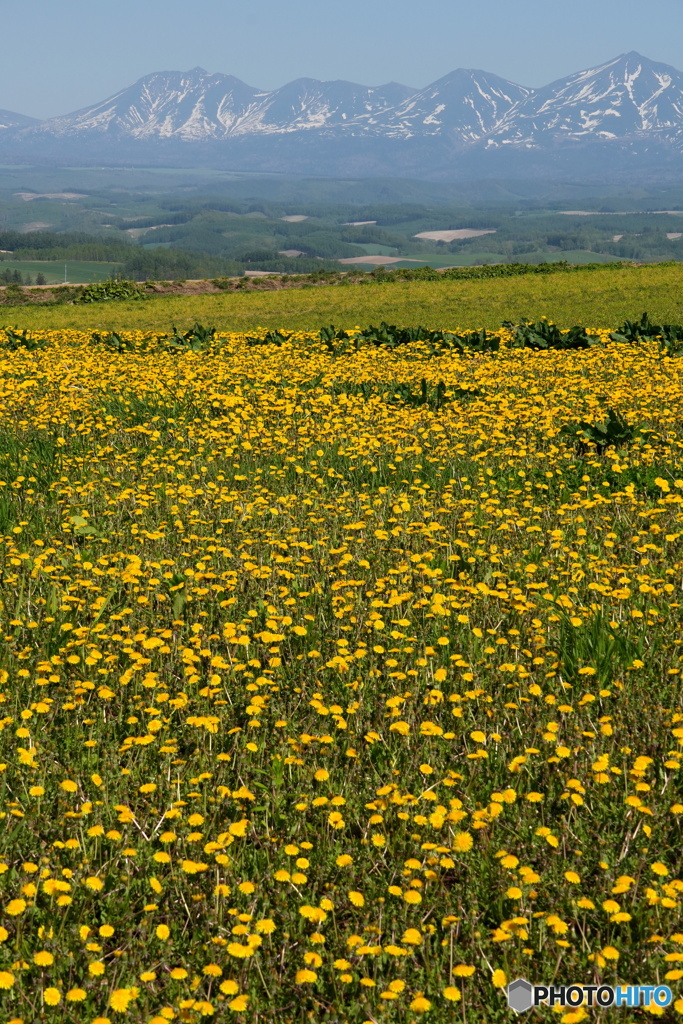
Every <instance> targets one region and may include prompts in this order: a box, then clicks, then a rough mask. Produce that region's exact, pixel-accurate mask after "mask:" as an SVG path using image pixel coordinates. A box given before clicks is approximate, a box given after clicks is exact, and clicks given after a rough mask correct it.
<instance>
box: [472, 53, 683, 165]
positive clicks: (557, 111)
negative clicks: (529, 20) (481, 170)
mask: <svg viewBox="0 0 683 1024" xmlns="http://www.w3.org/2000/svg"><path fill="white" fill-rule="evenodd" d="M681 129H683V74H681V72H680V71H677V70H676V69H675V68H672V67H670V66H669V65H668V64H658V63H655V62H654V61H649V60H647V59H646V58H645V57H641V56H640V54H638V53H635V52H632V53H627V54H624V55H622V56H621V57H617V58H616V60H612V61H609V62H608V63H607V64H603V65H601V66H600V67H597V68H590V69H588V70H587V71H580V72H578V74H575V75H570V76H569V77H568V78H563V79H560V80H559V81H557V82H553V83H552V84H551V85H548V86H546V87H545V88H543V89H538V90H536V91H535V92H532V93H530V94H529V95H528V96H527V97H526V98H525V99H524V100H523V101H522V102H520V103H518V104H517V105H516V106H515V107H513V108H512V109H511V110H510V111H509V112H508V113H507V114H506V116H505V117H503V119H502V120H501V121H500V122H499V124H498V125H497V126H496V127H495V128H494V130H493V132H492V133H491V138H490V140H489V144H490V145H505V144H507V145H542V144H543V143H544V142H546V143H547V142H548V140H549V139H551V138H554V139H555V140H558V139H561V138H574V139H585V138H586V137H588V136H590V137H591V138H594V139H624V138H631V137H637V136H639V135H642V134H643V133H657V134H667V133H672V136H675V135H676V134H678V133H679V132H680V131H681Z"/></svg>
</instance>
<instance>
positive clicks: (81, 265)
mask: <svg viewBox="0 0 683 1024" xmlns="http://www.w3.org/2000/svg"><path fill="white" fill-rule="evenodd" d="M120 265H121V264H119V263H96V262H95V261H89V260H67V261H66V280H67V282H68V283H69V284H89V283H90V281H104V280H105V278H107V277H111V276H112V274H115V273H116V271H117V270H118V269H119V267H120ZM64 266H65V263H64V260H3V261H2V263H0V272H1V271H3V270H18V271H20V272H21V273H22V274H30V275H31V277H32V278H33V280H34V281H35V278H36V275H37V274H44V276H45V280H46V283H47V284H64Z"/></svg>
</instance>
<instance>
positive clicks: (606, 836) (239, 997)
mask: <svg viewBox="0 0 683 1024" xmlns="http://www.w3.org/2000/svg"><path fill="white" fill-rule="evenodd" d="M599 333H600V335H601V338H602V343H601V344H600V345H598V346H596V347H593V348H590V349H588V350H586V351H578V352H562V351H550V352H531V351H527V350H512V349H510V348H507V347H506V340H507V338H508V335H507V334H506V332H505V331H501V332H499V335H500V336H501V338H502V341H503V346H502V348H501V350H500V352H498V353H496V354H492V355H477V356H464V357H458V356H455V355H444V356H442V357H441V358H438V359H436V358H435V359H429V358H428V357H427V354H426V349H425V346H424V345H423V344H421V343H416V344H414V345H406V346H403V347H402V348H401V349H400V350H394V351H387V350H385V349H380V348H377V349H368V348H362V349H361V350H360V351H359V352H357V353H351V354H346V355H343V356H338V357H335V356H334V355H332V354H330V353H329V352H327V351H326V350H325V348H324V346H321V345H320V344H319V343H318V342H317V340H316V339H317V335H315V334H306V333H305V332H299V333H297V334H295V335H294V336H293V337H292V338H290V339H289V340H288V341H286V342H285V343H283V344H282V345H281V346H280V347H276V346H275V345H253V346H252V347H249V346H248V344H247V341H246V340H245V338H244V336H242V335H237V334H221V335H219V336H218V337H217V338H216V339H215V342H214V344H213V345H212V346H211V348H210V349H207V350H206V351H198V352H191V351H190V352H186V353H179V352H177V351H173V350H172V349H170V348H169V346H168V345H167V344H166V343H165V342H164V341H163V340H159V339H158V338H157V337H156V336H154V335H145V334H143V333H139V332H138V333H135V332H132V333H131V334H129V335H124V340H125V341H126V342H127V343H128V345H129V350H128V351H122V352H119V353H117V352H112V351H109V350H108V349H107V347H106V346H105V345H104V344H102V343H99V342H97V341H93V340H92V339H91V336H90V334H85V333H79V332H76V331H68V330H63V331H58V332H57V331H55V332H50V331H43V332H40V331H36V332H34V334H33V340H34V341H36V342H38V343H40V344H39V347H37V348H36V349H35V350H33V351H29V350H26V349H22V348H21V347H20V348H18V349H17V350H15V351H10V350H9V348H8V347H7V346H6V345H5V344H4V342H3V335H2V333H1V332H0V585H1V586H0V614H1V629H2V632H1V633H0V637H2V638H4V639H3V641H2V656H1V659H0V730H2V731H1V735H0V780H1V783H2V786H3V803H2V808H1V811H0V816H1V817H2V832H1V834H0V906H1V907H2V925H1V926H0V1012H1V1016H0V1020H1V1021H2V1022H3V1024H7V1022H9V1021H12V1022H14V1024H19V1022H20V1021H21V1022H24V1024H29V1022H30V1024H33V1022H34V1021H41V1020H44V1021H49V1022H62V1021H70V1022H78V1024H81V1022H86V1024H95V1022H97V1024H106V1022H108V1021H109V1022H111V1024H115V1022H116V1021H122V1022H123V1021H126V1020H129V1021H131V1022H144V1024H148V1022H150V1024H151V1022H153V1024H163V1022H166V1021H173V1020H176V1021H189V1022H199V1021H201V1020H203V1019H204V1018H206V1019H207V1020H211V1019H213V1020H216V1021H218V1020H220V1021H227V1020H233V1019H234V1020H236V1021H238V1022H239V1021H252V1020H253V1021H262V1022H278V1024H286V1022H292V1024H293V1022H304V1021H312V1022H315V1024H317V1022H322V1021H328V1022H330V1024H332V1022H338V1024H342V1022H348V1024H364V1022H373V1024H376V1022H384V1021H387V1022H401V1024H408V1022H413V1021H417V1020H420V1021H422V1020H424V1021H427V1022H434V1024H441V1022H446V1021H454V1020H459V1019H460V1018H462V1020H463V1022H465V1024H479V1022H482V1024H483V1022H487V1024H488V1022H493V1021H503V1020H508V1019H510V1011H509V1010H508V1009H507V1004H506V999H505V991H504V989H505V986H506V985H507V983H508V982H509V981H511V980H512V979H514V978H516V977H518V976H524V977H527V978H529V979H531V980H532V981H533V982H535V983H538V984H541V983H545V984H549V983H550V982H552V981H555V982H556V983H558V984H559V983H563V984H569V983H570V982H576V983H584V984H589V983H593V982H595V981H598V980H601V981H604V982H605V983H612V982H615V981H619V982H622V983H632V984H636V983H641V984H654V983H661V984H668V985H669V986H671V988H672V990H673V992H674V1000H675V1003H674V1005H672V1006H671V1007H669V1008H668V1009H667V1010H661V1009H658V1008H656V1007H652V1008H651V1009H650V1010H631V1011H622V1013H621V1016H620V1018H619V1019H620V1021H621V1020H623V1021H624V1022H626V1021H629V1022H630V1021H635V1020H641V1019H650V1017H651V1016H652V1015H655V1016H656V1015H661V1016H663V1017H664V1018H665V1019H667V1020H672V1019H675V1018H676V1017H677V1016H678V1015H679V1014H683V998H681V995H680V986H679V979H682V978H683V924H681V903H682V900H683V864H682V859H683V858H682V853H681V849H682V848H681V838H680V837H681V821H682V815H683V707H682V702H681V666H682V664H683V646H682V645H683V630H682V628H681V623H682V622H683V615H682V614H681V587H682V578H681V569H682V567H683V510H682V508H681V506H682V504H683V465H682V463H683V362H682V361H681V360H680V359H672V358H666V357H662V355H661V354H660V352H659V350H658V349H657V347H656V345H654V344H653V343H646V344H640V345H619V344H615V343H612V342H610V341H609V332H607V331H601V332H599ZM40 345H42V347H40ZM423 380H424V381H426V384H425V385H424V387H425V388H427V389H434V394H436V388H437V386H438V385H439V384H440V383H441V385H442V393H443V394H445V404H443V405H438V407H437V405H436V404H434V403H432V404H429V403H427V404H422V405H420V404H411V401H412V400H409V399H407V398H406V397H405V396H406V394H408V391H406V389H405V388H404V389H403V391H401V390H400V386H401V385H406V384H410V385H411V386H412V388H413V391H410V394H417V393H418V392H419V388H420V386H421V381H423ZM361 385H365V389H364V390H363V388H361ZM387 388H394V391H391V390H387ZM444 389H445V390H444ZM425 393H429V394H431V393H432V391H431V390H428V392H425ZM401 395H403V398H401ZM608 408H610V409H613V410H615V412H616V413H618V414H619V415H620V416H621V418H622V421H623V422H625V423H627V424H628V426H629V428H633V429H632V432H631V436H630V440H629V442H628V443H624V444H622V445H620V446H612V445H608V446H605V447H604V448H596V446H595V445H592V444H589V443H583V444H582V443H580V441H574V440H572V438H571V437H570V436H569V435H568V434H567V432H566V431H565V432H564V433H562V432H561V431H562V428H563V427H565V426H567V425H571V424H572V423H574V424H576V423H578V421H587V422H589V423H599V422H600V421H602V420H603V419H604V418H605V410H606V409H608ZM544 1012H545V1011H544ZM540 1016H541V1017H542V1016H543V1014H542V1013H541V1014H540ZM588 1016H589V1011H588V1010H586V1009H584V1008H579V1009H575V1010H570V1011H563V1012H562V1013H560V1014H557V1013H553V1012H551V1011H550V1010H548V1011H547V1019H550V1020H556V1021H557V1020H561V1021H562V1022H565V1024H572V1022H574V1021H580V1020H582V1019H584V1018H585V1019H587V1018H588ZM536 1019H538V1015H537V1017H536Z"/></svg>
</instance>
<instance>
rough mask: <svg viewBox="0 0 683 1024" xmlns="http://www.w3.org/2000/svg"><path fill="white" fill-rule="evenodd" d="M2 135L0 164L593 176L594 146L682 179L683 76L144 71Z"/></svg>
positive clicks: (3, 125)
mask: <svg viewBox="0 0 683 1024" xmlns="http://www.w3.org/2000/svg"><path fill="white" fill-rule="evenodd" d="M0 139H1V140H2V154H0V155H6V156H8V157H11V158H14V159H16V158H20V159H21V158H24V159H28V158H30V157H31V156H36V155H38V156H39V157H40V159H44V158H45V157H46V156H49V157H50V158H54V159H57V160H65V161H69V160H71V159H74V158H78V159H81V160H86V161H90V160H91V159H94V160H95V161H96V162H98V163H101V162H102V161H103V160H106V161H108V162H113V163H117V162H124V163H131V162H133V163H134V162H135V161H136V159H138V158H139V159H141V160H144V161H145V162H150V163H152V164H154V163H155V162H159V163H163V162H164V161H171V162H178V160H184V161H186V162H188V163H193V162H205V163H207V164H210V165H215V166H220V167H224V168H227V167H232V168H233V169H235V170H238V169H239V170H253V171H260V170H264V171H278V172H285V173H286V172H290V173H296V174H300V173H303V174H324V175H329V174H333V175H337V176H338V175H340V174H342V175H343V174H351V175H353V176H357V177H363V176H370V175H377V174H380V175H387V174H388V175H392V176H396V175H397V174H398V175H402V176H406V175H409V176H413V177H441V178H443V177H457V176H463V175H464V176H469V177H473V176H474V177H477V176H480V175H482V174H483V175H490V174H493V175H494V176H506V175H507V174H508V173H510V172H512V173H513V176H519V175H520V174H521V175H528V174H534V173H546V172H548V171H550V172H551V173H555V172H558V173H562V172H563V170H572V171H574V170H576V171H578V173H580V174H582V175H585V173H587V166H588V165H587V163H586V153H587V152H588V151H590V155H591V161H592V166H593V169H594V170H595V172H596V173H599V171H600V168H601V167H609V168H611V169H614V168H621V167H622V165H623V164H624V157H625V155H627V156H628V160H629V164H630V166H635V164H636V163H638V161H640V162H641V163H642V164H643V166H645V164H647V165H648V166H653V167H655V169H657V170H658V169H659V168H660V167H661V166H663V165H664V164H666V165H667V167H668V168H669V171H668V172H667V173H678V172H677V167H678V162H679V160H680V153H681V151H682V150H683V73H681V72H680V71H677V70H676V69H675V68H672V67H670V66H669V65H667V64H661V63H657V62H655V61H651V60H649V59H647V58H645V57H642V56H640V55H639V54H637V53H628V54H624V55H622V56H621V57H617V58H616V59H615V60H611V61H608V62H607V63H605V64H602V65H600V66H599V67H596V68H590V69H588V70H586V71H581V72H578V73H577V74H573V75H569V76H568V77H566V78H562V79H559V80H558V81H556V82H552V83H551V84H550V85H548V86H545V87H544V88H541V89H535V90H534V89H528V88H525V87H524V86H521V85H515V84H514V83H512V82H508V81H506V80H505V79H502V78H499V77H498V76H497V75H493V74H490V73H488V72H485V71H477V70H471V69H470V70H466V69H459V70H457V71H453V72H452V73H451V74H449V75H446V76H445V77H443V78H440V79H439V80H438V81H436V82H434V83H433V84H432V85H430V86H428V87H427V88H425V89H419V90H416V89H411V88H409V87H408V86H404V85H398V84H397V83H395V82H392V83H389V84H388V85H383V86H377V87H373V88H371V87H368V86H363V85H356V84H354V83H352V82H346V81H334V82H320V81H316V80H315V79H310V78H300V79H297V80H296V81H294V82H290V83H289V84H288V85H285V86H283V87H282V88H280V89H275V90H272V91H264V90H261V89H258V88H255V87H253V86H250V85H246V84H245V83H244V82H242V81H240V80H239V79H237V78H235V77H233V76H232V75H225V74H210V73H208V72H207V71H205V70H204V69H203V68H194V69H193V70H191V71H184V72H180V71H164V72H156V73H154V74H151V75H146V76H145V77H144V78H141V79H140V80H139V81H138V82H135V83H134V84H133V85H131V86H129V87H127V88H126V89H123V90H122V91H121V92H119V93H117V94H116V95H115V96H112V97H110V98H109V99H107V100H104V101H103V102H100V103H97V104H95V105H93V106H91V107H86V108H84V109H82V110H77V111H76V112H74V113H72V114H67V115H64V116H63V117H55V118H50V119H49V120H46V121H42V122H35V121H33V120H32V119H31V118H24V117H22V116H21V115H18V114H9V113H4V112H2V111H0ZM568 142H569V143H570V145H567V143H568ZM572 161H573V163H572Z"/></svg>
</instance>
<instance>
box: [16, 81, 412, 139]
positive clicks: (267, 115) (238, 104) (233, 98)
mask: <svg viewBox="0 0 683 1024" xmlns="http://www.w3.org/2000/svg"><path fill="white" fill-rule="evenodd" d="M412 92H413V90H412V89H409V88H407V87H406V86H403V85H398V84H396V83H391V84H389V85H386V86H380V87H378V88H376V89H371V88H368V87H367V86H362V85H353V84H352V83H351V82H318V81H315V80H314V79H312V78H300V79H298V80H297V81H295V82H290V83H289V85H285V86H284V87H283V88H281V89H276V90H274V91H273V92H262V91H260V90H258V89H254V88H252V87H251V86H249V85H246V84H245V83H244V82H242V81H240V80H239V79H238V78H234V77H233V76H232V75H222V74H209V73H208V72H207V71H204V69H203V68H193V70H192V71H184V72H179V71H162V72H157V73H156V74H152V75H146V76H145V77H144V78H141V79H140V80H139V81H138V82H136V83H135V84H134V85H131V86H129V87H128V88H127V89H123V90H122V91H121V92H119V93H117V94H116V95H115V96H112V97H110V98H109V99H107V100H104V102H102V103H98V104H96V105H95V106H93V107H86V108H84V109H83V110H77V111H76V112H75V113H73V114H67V115H66V116H64V117H55V118H51V119H50V120H49V121H44V122H42V123H41V125H40V126H39V128H37V129H36V131H37V132H40V133H44V134H47V135H53V136H55V137H58V138H64V137H69V136H71V137H81V138H83V137H85V136H86V135H94V134H95V133H99V134H104V133H107V134H109V135H117V136H119V137H124V138H125V137H126V136H129V137H131V138H135V139H153V138H157V139H178V140H184V141H188V142H190V141H196V142H198V141H207V140H212V139H228V138H231V137H236V136H242V135H252V134H265V135H271V134H281V133H290V132H297V131H305V130H307V129H325V128H328V127H331V126H343V125H344V124H345V123H347V122H349V123H350V122H351V121H353V120H354V119H356V118H358V117H361V116H369V115H373V114H378V115H379V114H381V113H383V112H385V111H387V110H392V109H393V108H394V107H395V106H396V105H397V104H398V103H400V102H401V101H402V100H404V99H405V98H406V96H409V95H410V94H411V93H412Z"/></svg>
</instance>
